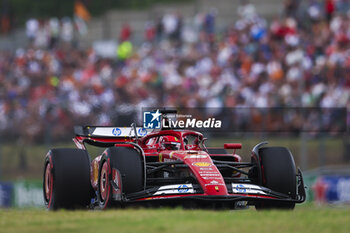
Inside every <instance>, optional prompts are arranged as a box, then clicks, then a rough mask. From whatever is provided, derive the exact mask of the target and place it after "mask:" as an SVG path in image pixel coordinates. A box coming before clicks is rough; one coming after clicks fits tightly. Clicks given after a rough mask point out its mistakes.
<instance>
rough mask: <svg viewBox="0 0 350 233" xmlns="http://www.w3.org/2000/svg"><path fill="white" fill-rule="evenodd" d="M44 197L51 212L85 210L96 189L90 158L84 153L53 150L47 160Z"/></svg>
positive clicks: (69, 150) (72, 150)
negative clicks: (92, 179) (92, 178)
mask: <svg viewBox="0 0 350 233" xmlns="http://www.w3.org/2000/svg"><path fill="white" fill-rule="evenodd" d="M43 193H44V201H45V205H46V207H47V208H48V209H49V210H56V209H61V208H64V209H76V208H85V207H87V206H88V205H89V204H90V201H91V198H92V195H93V194H92V193H93V189H92V187H91V183H90V158H89V155H88V154H87V152H86V151H85V150H81V149H52V150H50V151H49V152H48V153H47V155H46V158H45V166H44V176H43Z"/></svg>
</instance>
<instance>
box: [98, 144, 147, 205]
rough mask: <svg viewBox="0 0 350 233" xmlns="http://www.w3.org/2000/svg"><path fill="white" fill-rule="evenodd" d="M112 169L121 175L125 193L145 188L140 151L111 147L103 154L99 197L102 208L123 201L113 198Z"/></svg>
mask: <svg viewBox="0 0 350 233" xmlns="http://www.w3.org/2000/svg"><path fill="white" fill-rule="evenodd" d="M112 169H116V170H117V171H118V173H119V174H120V177H121V181H122V182H121V184H118V188H121V192H122V194H123V195H127V194H130V193H133V192H138V191H141V190H142V189H143V188H144V178H145V177H144V161H143V159H142V155H141V154H140V152H138V151H137V150H135V149H134V148H131V147H111V148H108V149H107V150H106V151H105V152H104V153H103V155H102V158H101V163H100V169H99V178H98V197H99V205H100V207H101V209H106V208H108V207H115V206H120V205H121V202H116V201H114V200H113V186H112V184H111V182H114V181H113V180H112Z"/></svg>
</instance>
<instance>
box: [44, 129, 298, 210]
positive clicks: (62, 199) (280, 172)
mask: <svg viewBox="0 0 350 233" xmlns="http://www.w3.org/2000/svg"><path fill="white" fill-rule="evenodd" d="M74 130H75V134H76V136H75V138H73V141H74V142H75V144H76V145H77V147H78V149H72V148H69V149H68V148H65V149H52V150H50V151H49V152H48V153H47V155H46V158H45V166H44V175H43V193H44V200H45V204H46V206H47V208H48V209H50V210H55V209H60V208H66V209H72V208H93V209H106V208H109V207H125V206H133V205H142V206H174V205H175V206H176V205H182V206H184V207H189V208H230V209H234V208H242V207H244V208H246V207H247V206H249V205H253V206H255V207H256V209H265V208H283V209H293V208H294V207H295V204H296V203H302V202H304V201H305V187H304V183H303V177H302V173H301V171H300V169H296V166H295V163H294V159H293V156H292V154H291V152H290V151H289V150H288V149H286V148H284V147H266V146H265V144H267V143H266V142H262V143H259V144H258V145H256V146H255V147H254V148H253V149H252V153H251V160H250V161H249V162H242V161H241V157H240V156H239V155H237V154H236V153H235V152H236V150H237V149H240V148H241V144H238V143H225V144H224V145H223V148H207V147H206V146H205V140H206V138H204V137H203V135H202V134H201V133H199V132H196V131H192V130H184V129H182V130H177V129H170V130H164V129H159V130H152V131H150V130H148V129H147V130H146V129H144V128H141V127H136V126H135V125H132V127H124V128H122V127H120V128H118V127H89V126H76V127H75V128H74ZM87 145H93V146H95V147H99V148H102V149H101V152H102V150H103V152H102V153H101V154H99V155H98V156H97V157H96V158H94V159H93V160H92V161H91V159H90V155H89V153H88V151H87ZM90 147H91V146H89V148H90ZM228 150H229V151H230V150H232V151H233V153H228ZM89 151H90V153H91V150H90V149H89ZM95 156H96V155H95Z"/></svg>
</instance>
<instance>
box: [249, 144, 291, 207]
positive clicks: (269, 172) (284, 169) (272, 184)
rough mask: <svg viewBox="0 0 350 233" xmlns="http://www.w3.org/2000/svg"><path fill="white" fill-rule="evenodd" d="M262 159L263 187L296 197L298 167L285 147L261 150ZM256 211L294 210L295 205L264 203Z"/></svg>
mask: <svg viewBox="0 0 350 233" xmlns="http://www.w3.org/2000/svg"><path fill="white" fill-rule="evenodd" d="M259 157H260V158H261V182H262V183H261V185H263V186H265V187H267V188H269V189H271V190H273V191H276V192H279V193H283V194H287V195H288V196H290V197H291V198H293V199H295V197H296V167H295V162H294V158H293V155H292V154H291V152H290V151H289V150H288V149H287V148H285V147H264V148H260V149H259ZM255 207H256V209H271V208H274V209H294V207H295V203H286V202H278V201H262V202H258V203H256V205H255Z"/></svg>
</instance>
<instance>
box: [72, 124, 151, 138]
mask: <svg viewBox="0 0 350 233" xmlns="http://www.w3.org/2000/svg"><path fill="white" fill-rule="evenodd" d="M136 132H137V135H135V129H134V128H133V127H107V126H74V133H75V135H76V136H82V137H93V138H125V137H136V136H137V137H144V136H146V135H147V134H149V133H150V132H152V129H145V128H142V127H136Z"/></svg>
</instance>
